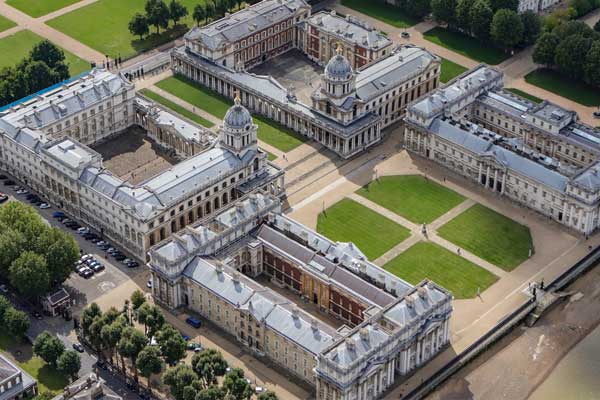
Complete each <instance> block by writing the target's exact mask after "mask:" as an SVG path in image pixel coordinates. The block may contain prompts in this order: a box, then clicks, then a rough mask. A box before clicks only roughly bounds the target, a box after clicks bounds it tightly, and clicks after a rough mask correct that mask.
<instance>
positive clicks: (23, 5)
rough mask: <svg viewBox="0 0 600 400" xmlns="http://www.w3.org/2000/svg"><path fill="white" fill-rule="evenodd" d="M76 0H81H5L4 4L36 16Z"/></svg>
mask: <svg viewBox="0 0 600 400" xmlns="http://www.w3.org/2000/svg"><path fill="white" fill-rule="evenodd" d="M78 1H81V0H6V4H8V5H9V6H11V7H14V8H16V9H17V10H21V11H23V12H24V13H25V14H28V15H30V16H32V17H34V18H37V17H41V16H42V15H46V14H50V13H51V12H53V11H56V10H60V9H61V8H63V7H66V6H68V5H71V4H73V3H77V2H78Z"/></svg>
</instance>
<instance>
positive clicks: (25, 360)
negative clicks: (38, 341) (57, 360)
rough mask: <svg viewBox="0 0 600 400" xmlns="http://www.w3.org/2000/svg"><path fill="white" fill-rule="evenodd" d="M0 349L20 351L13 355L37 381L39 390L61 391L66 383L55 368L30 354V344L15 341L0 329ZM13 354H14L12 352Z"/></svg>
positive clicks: (64, 378) (9, 351)
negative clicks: (19, 353) (18, 353)
mask: <svg viewBox="0 0 600 400" xmlns="http://www.w3.org/2000/svg"><path fill="white" fill-rule="evenodd" d="M0 350H2V352H5V353H11V354H13V353H15V352H16V350H19V351H21V353H22V354H21V355H17V356H15V358H16V359H17V363H18V364H19V366H20V367H21V368H23V369H24V370H25V371H26V372H27V373H28V374H29V375H31V376H32V377H33V378H34V379H35V380H37V381H38V388H39V390H40V392H42V393H43V392H48V391H50V392H52V393H53V394H55V395H56V394H58V393H61V392H62V390H63V388H64V387H65V386H66V385H67V384H68V378H67V377H66V376H64V375H63V374H61V373H59V372H58V371H57V370H55V369H54V368H52V367H51V366H49V365H48V364H46V363H45V362H44V360H42V359H41V358H39V357H36V356H33V355H32V354H31V352H32V349H31V345H29V344H28V343H25V342H23V343H22V342H20V341H17V340H16V339H15V338H14V337H12V336H10V335H8V334H7V333H5V332H3V331H0ZM13 356H14V354H13Z"/></svg>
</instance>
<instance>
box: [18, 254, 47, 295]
mask: <svg viewBox="0 0 600 400" xmlns="http://www.w3.org/2000/svg"><path fill="white" fill-rule="evenodd" d="M9 279H10V284H11V285H12V286H13V287H14V288H15V289H17V291H18V292H19V293H20V294H22V295H24V296H26V297H28V298H30V299H33V298H35V297H37V296H40V295H43V294H46V293H47V292H48V290H49V289H50V274H49V273H48V268H47V267H46V260H44V258H43V257H42V256H40V255H39V254H36V253H34V252H32V251H25V252H23V253H22V254H21V255H20V256H19V258H17V259H16V260H15V261H14V262H13V263H12V265H11V266H10V269H9Z"/></svg>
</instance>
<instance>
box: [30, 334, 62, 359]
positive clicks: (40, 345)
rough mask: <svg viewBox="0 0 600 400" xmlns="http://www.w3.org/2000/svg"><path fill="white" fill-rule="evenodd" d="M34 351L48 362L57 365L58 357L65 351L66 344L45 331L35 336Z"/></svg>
mask: <svg viewBox="0 0 600 400" xmlns="http://www.w3.org/2000/svg"><path fill="white" fill-rule="evenodd" d="M33 352H34V353H35V355H37V356H38V357H40V358H41V359H42V360H44V361H46V362H47V363H48V364H50V365H53V366H55V367H56V366H57V362H58V358H59V357H60V356H61V355H62V354H63V353H64V352H65V345H64V344H63V342H61V340H60V339H59V338H58V337H56V336H55V335H53V334H51V333H50V332H48V331H44V332H42V333H40V334H39V335H38V336H37V337H36V338H35V342H33Z"/></svg>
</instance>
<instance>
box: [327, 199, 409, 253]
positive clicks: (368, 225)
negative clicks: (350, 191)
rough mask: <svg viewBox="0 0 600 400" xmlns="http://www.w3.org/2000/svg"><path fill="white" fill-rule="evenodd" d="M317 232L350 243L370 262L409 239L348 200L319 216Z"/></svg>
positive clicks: (396, 227) (400, 229) (401, 229)
mask: <svg viewBox="0 0 600 400" xmlns="http://www.w3.org/2000/svg"><path fill="white" fill-rule="evenodd" d="M317 231H318V232H319V233H321V234H323V235H325V236H327V237H328V238H330V239H331V240H337V241H340V242H353V243H354V244H355V245H357V246H358V248H360V250H361V251H362V252H363V253H364V254H365V255H366V256H367V257H368V258H369V259H370V260H374V259H376V258H377V257H379V256H381V255H382V254H384V253H385V252H386V251H388V250H390V249H391V248H392V247H394V246H395V245H397V244H398V243H400V242H402V241H403V240H405V239H406V238H408V237H409V236H410V231H409V230H408V229H406V228H404V227H403V226H400V225H398V224H396V223H395V222H393V221H391V220H389V219H387V218H385V217H383V216H382V215H380V214H378V213H376V212H375V211H372V210H370V209H368V208H367V207H365V206H363V205H362V204H359V203H357V202H355V201H353V200H350V199H343V200H341V201H339V202H337V203H335V204H334V205H333V206H331V207H329V208H328V209H327V210H325V214H323V213H321V214H319V218H318V221H317Z"/></svg>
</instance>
